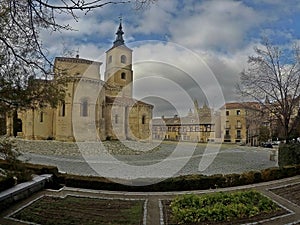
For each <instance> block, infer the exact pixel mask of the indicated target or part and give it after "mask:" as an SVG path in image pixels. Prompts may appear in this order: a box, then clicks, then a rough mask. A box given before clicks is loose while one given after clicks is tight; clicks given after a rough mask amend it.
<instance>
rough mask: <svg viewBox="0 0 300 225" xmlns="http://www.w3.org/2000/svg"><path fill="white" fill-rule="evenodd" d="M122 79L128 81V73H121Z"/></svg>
mask: <svg viewBox="0 0 300 225" xmlns="http://www.w3.org/2000/svg"><path fill="white" fill-rule="evenodd" d="M121 79H122V80H126V73H124V72H123V73H121Z"/></svg>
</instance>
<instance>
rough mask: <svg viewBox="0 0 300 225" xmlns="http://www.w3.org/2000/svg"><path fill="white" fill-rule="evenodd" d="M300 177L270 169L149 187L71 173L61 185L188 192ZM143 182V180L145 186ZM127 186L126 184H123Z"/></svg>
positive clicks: (298, 170)
mask: <svg viewBox="0 0 300 225" xmlns="http://www.w3.org/2000/svg"><path fill="white" fill-rule="evenodd" d="M299 174H300V165H298V166H285V167H282V168H277V167H274V168H268V169H264V170H261V171H250V172H246V173H242V174H226V175H222V174H216V175H211V176H205V175H187V176H180V177H173V178H168V179H166V180H164V181H161V182H159V183H156V184H152V185H148V186H131V185H124V184H120V183H121V182H120V183H115V182H113V181H110V180H109V179H107V178H103V177H92V176H91V177H87V176H78V175H69V174H60V175H59V176H58V179H59V183H61V184H64V185H66V186H68V187H77V188H86V189H96V190H97V189H98V190H100V189H101V190H112V191H116V190H118V191H187V190H205V189H214V188H224V187H232V186H240V185H247V184H253V183H259V182H265V181H271V180H277V179H282V178H286V177H291V176H295V175H299ZM142 182H143V180H142V179H141V180H139V183H142ZM122 183H125V182H122Z"/></svg>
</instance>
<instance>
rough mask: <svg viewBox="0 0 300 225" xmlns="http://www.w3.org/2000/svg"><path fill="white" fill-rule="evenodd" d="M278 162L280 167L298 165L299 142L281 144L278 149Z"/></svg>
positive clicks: (299, 161)
mask: <svg viewBox="0 0 300 225" xmlns="http://www.w3.org/2000/svg"><path fill="white" fill-rule="evenodd" d="M278 164H279V166H280V167H283V166H288V165H300V144H299V143H291V144H282V145H280V146H279V151H278Z"/></svg>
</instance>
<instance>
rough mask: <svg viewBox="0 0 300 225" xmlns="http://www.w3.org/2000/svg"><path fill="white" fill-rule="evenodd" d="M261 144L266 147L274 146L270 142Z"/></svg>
mask: <svg viewBox="0 0 300 225" xmlns="http://www.w3.org/2000/svg"><path fill="white" fill-rule="evenodd" d="M261 146H262V147H264V148H273V145H272V143H270V142H263V143H262V145H261Z"/></svg>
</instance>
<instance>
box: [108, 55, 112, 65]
mask: <svg viewBox="0 0 300 225" xmlns="http://www.w3.org/2000/svg"><path fill="white" fill-rule="evenodd" d="M111 62H112V56H111V55H110V56H109V57H108V63H111Z"/></svg>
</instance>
